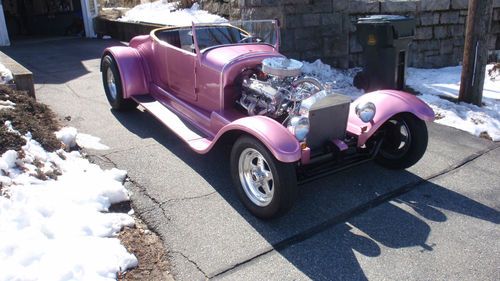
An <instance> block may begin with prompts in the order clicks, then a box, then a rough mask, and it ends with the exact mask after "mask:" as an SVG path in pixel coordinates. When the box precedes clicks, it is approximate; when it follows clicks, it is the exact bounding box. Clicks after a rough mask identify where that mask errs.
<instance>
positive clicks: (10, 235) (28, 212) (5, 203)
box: [0, 122, 137, 280]
mask: <svg viewBox="0 0 500 281" xmlns="http://www.w3.org/2000/svg"><path fill="white" fill-rule="evenodd" d="M5 126H6V127H7V128H8V129H9V130H12V131H14V132H17V131H15V130H14V129H13V128H12V126H11V125H10V123H9V122H6V124H5ZM65 131H66V133H64V134H62V135H64V136H65V138H64V139H65V140H67V141H68V142H69V143H71V142H72V141H75V139H77V138H78V137H77V136H78V135H79V134H78V133H77V132H76V130H68V129H66V130H65ZM67 132H71V134H68V133H67ZM73 132H76V135H75V134H73ZM59 135H61V133H60V132H59ZM68 135H70V136H74V138H73V139H71V138H70V137H68ZM86 136H88V135H86ZM23 138H24V139H25V140H26V145H25V146H23V148H22V150H23V154H24V157H23V158H22V159H20V158H19V157H20V155H19V154H18V153H17V152H16V151H12V150H9V151H7V152H5V153H4V154H3V155H2V156H1V158H0V187H1V192H2V196H0V226H1V227H0V237H1V239H0V264H1V265H2V274H1V275H0V280H116V273H117V272H118V271H121V270H125V269H127V268H131V267H134V266H136V265H137V259H136V258H135V256H134V255H132V254H130V253H128V252H127V251H126V249H125V248H124V247H123V246H122V245H121V244H120V241H119V240H118V238H116V234H117V233H118V232H119V231H120V229H121V228H122V227H124V226H131V225H133V224H134V220H133V218H132V217H130V216H129V215H127V214H121V213H108V212H107V211H108V208H109V207H110V205H111V204H113V203H118V202H121V201H125V200H128V199H129V197H128V194H127V190H126V189H125V188H124V186H123V184H122V182H123V181H124V179H125V176H126V172H125V171H121V170H117V169H111V170H102V169H101V168H100V167H99V166H97V165H95V164H91V163H90V162H89V161H88V160H87V159H85V158H83V157H82V156H81V155H80V153H79V152H77V151H73V152H65V151H63V150H59V151H57V152H47V151H45V150H44V149H43V148H42V147H41V146H40V144H39V143H38V142H36V141H35V140H33V139H32V138H31V135H30V134H27V135H25V136H23ZM84 138H88V137H84ZM76 143H79V142H78V140H76ZM90 143H93V141H90ZM79 145H81V144H80V143H79ZM40 172H43V173H45V174H50V173H60V174H61V175H60V176H58V177H57V180H53V179H48V180H40V179H38V178H37V177H36V174H37V173H40Z"/></svg>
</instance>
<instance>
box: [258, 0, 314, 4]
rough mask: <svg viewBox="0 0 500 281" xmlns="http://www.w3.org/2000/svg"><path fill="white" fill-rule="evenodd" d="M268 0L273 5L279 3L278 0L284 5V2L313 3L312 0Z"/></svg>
mask: <svg viewBox="0 0 500 281" xmlns="http://www.w3.org/2000/svg"><path fill="white" fill-rule="evenodd" d="M262 1H263V0H262ZM268 1H272V2H273V3H274V4H275V5H279V2H281V3H282V4H285V5H286V4H313V0H281V1H279V0H268ZM277 2H278V3H277Z"/></svg>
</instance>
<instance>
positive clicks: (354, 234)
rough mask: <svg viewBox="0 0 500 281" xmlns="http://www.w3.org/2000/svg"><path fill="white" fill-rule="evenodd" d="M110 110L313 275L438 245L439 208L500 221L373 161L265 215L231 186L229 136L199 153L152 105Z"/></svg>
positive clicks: (353, 274) (347, 275)
mask: <svg viewBox="0 0 500 281" xmlns="http://www.w3.org/2000/svg"><path fill="white" fill-rule="evenodd" d="M112 113H113V115H114V116H115V117H116V118H117V120H118V121H119V122H120V123H121V124H122V125H123V126H125V127H126V128H127V129H128V130H129V131H130V132H132V133H134V134H136V135H137V136H139V137H141V138H153V139H155V140H156V141H157V142H158V143H160V144H161V145H163V146H164V147H165V148H166V149H168V150H169V151H171V152H172V153H174V154H175V155H176V156H177V157H178V158H179V159H180V160H181V161H184V162H185V163H186V164H187V165H188V166H189V167H191V168H192V169H193V170H194V171H196V172H197V173H198V174H200V175H201V176H202V177H203V178H204V179H205V180H206V181H207V182H208V183H209V184H210V185H211V186H212V187H213V188H214V189H215V191H216V192H218V194H220V195H221V196H222V197H223V198H224V199H225V200H226V201H227V202H228V204H229V205H230V206H231V207H232V208H234V210H236V211H237V212H238V214H239V215H240V216H241V217H242V218H243V219H245V221H246V222H247V223H248V224H250V225H251V226H252V227H253V228H254V229H255V230H256V231H257V232H258V233H259V234H260V235H261V236H262V237H263V238H264V239H266V240H267V241H268V242H269V244H271V245H272V246H273V249H274V250H275V251H276V252H277V253H279V254H280V256H281V257H283V258H285V259H286V260H287V261H288V262H289V263H290V264H292V265H293V266H294V267H295V268H296V269H297V270H299V271H300V272H302V273H303V274H305V275H307V276H308V277H309V278H311V279H313V280H345V279H349V280H366V279H367V278H366V276H365V274H364V271H363V268H362V267H361V265H360V263H359V261H358V257H357V255H363V256H366V257H377V256H379V255H380V254H381V245H382V246H383V247H388V248H392V249H402V248H408V247H420V248H421V251H432V250H433V248H434V247H435V246H436V245H435V244H433V243H432V242H429V241H428V237H429V234H430V231H431V227H430V225H429V222H437V223H440V222H445V221H447V216H446V214H445V213H444V212H443V211H441V210H447V211H452V212H455V213H458V214H462V215H465V216H469V217H473V218H477V219H480V220H485V221H489V222H493V223H496V224H498V223H500V216H499V212H498V211H496V210H495V209H492V208H490V207H488V206H486V205H483V204H481V203H479V202H477V201H474V200H472V199H470V198H468V197H466V196H464V195H462V194H459V193H457V192H454V191H452V190H449V189H447V188H445V187H443V186H439V185H437V184H434V183H432V182H429V181H426V180H424V179H422V178H420V177H419V176H418V175H415V174H413V173H410V172H408V171H404V170H403V171H393V170H387V169H384V168H381V167H379V166H378V165H376V164H374V163H366V164H363V165H360V166H357V167H354V168H352V169H350V170H347V171H343V172H340V173H337V174H335V175H331V176H328V177H325V178H322V179H319V180H316V181H314V182H310V183H308V184H305V185H302V186H301V189H300V191H299V197H298V200H297V202H296V204H295V206H294V208H293V209H292V210H291V211H290V212H289V213H287V214H286V215H284V216H283V217H280V218H277V219H274V220H269V221H264V220H260V219H257V218H255V217H254V216H253V215H251V214H250V213H249V212H248V211H247V210H246V209H245V208H244V207H243V205H242V204H241V203H240V201H239V200H238V198H237V196H236V193H235V192H234V190H233V187H232V186H233V185H232V182H231V179H230V176H229V163H228V162H229V153H230V144H221V145H218V146H216V147H215V149H214V150H212V151H211V152H209V153H208V154H206V155H198V154H196V153H194V152H193V151H191V149H190V148H189V147H188V146H187V145H185V144H184V143H182V141H181V140H179V139H178V138H177V137H176V136H175V135H174V134H173V133H172V132H171V131H170V130H169V129H167V128H165V127H164V126H163V125H162V124H161V123H160V122H159V121H157V120H156V119H155V118H153V117H152V116H151V115H150V114H149V113H147V112H142V111H140V110H134V111H132V112H127V113H122V112H116V111H112ZM221 159H225V160H224V161H222V160H221ZM416 187H418V188H416ZM409 190H412V191H411V192H407V191H409ZM228 247H231V246H230V245H228ZM263 258H265V257H263ZM214 270H215V273H214V274H216V275H219V274H221V275H224V274H229V273H231V272H230V267H228V268H227V269H214ZM217 270H219V271H217ZM226 270H229V272H226ZM261 270H262V272H263V273H265V268H264V269H261ZM270 276H271V275H270Z"/></svg>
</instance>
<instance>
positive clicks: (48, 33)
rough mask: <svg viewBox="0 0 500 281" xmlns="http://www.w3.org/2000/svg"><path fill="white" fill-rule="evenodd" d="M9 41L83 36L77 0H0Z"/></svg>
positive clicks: (82, 23) (81, 15)
mask: <svg viewBox="0 0 500 281" xmlns="http://www.w3.org/2000/svg"><path fill="white" fill-rule="evenodd" d="M3 9H4V15H5V22H6V26H7V30H8V34H9V37H10V40H11V41H17V40H23V39H32V38H43V37H60V36H85V28H84V19H83V13H82V5H81V2H80V0H3Z"/></svg>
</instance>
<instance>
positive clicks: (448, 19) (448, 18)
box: [440, 11, 460, 24]
mask: <svg viewBox="0 0 500 281" xmlns="http://www.w3.org/2000/svg"><path fill="white" fill-rule="evenodd" d="M459 17H460V13H459V12H458V11H452V12H443V13H441V18H440V22H441V23H442V24H455V23H459V21H458V19H459Z"/></svg>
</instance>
